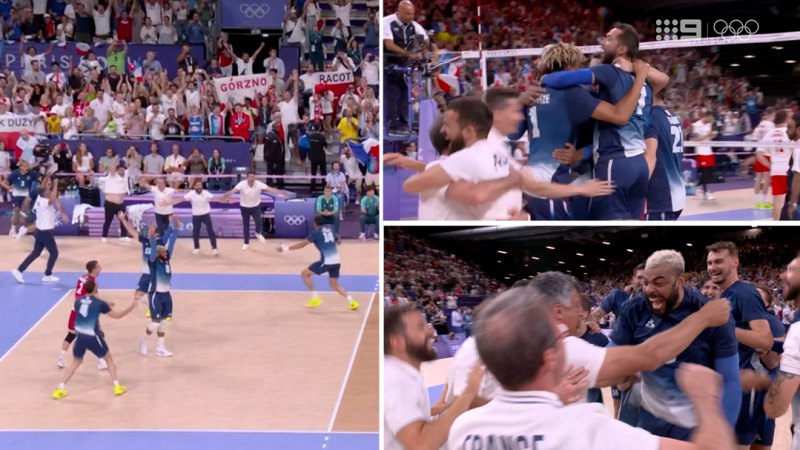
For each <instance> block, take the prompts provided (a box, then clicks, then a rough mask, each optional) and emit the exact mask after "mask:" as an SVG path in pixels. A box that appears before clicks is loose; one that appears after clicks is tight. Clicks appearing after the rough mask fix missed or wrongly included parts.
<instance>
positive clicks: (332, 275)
mask: <svg viewBox="0 0 800 450" xmlns="http://www.w3.org/2000/svg"><path fill="white" fill-rule="evenodd" d="M309 244H314V246H315V247H317V250H319V254H320V259H319V261H317V262H315V263H314V264H311V265H310V266H308V268H306V269H303V271H302V272H301V273H300V275H301V276H302V277H303V282H304V283H305V284H306V286H307V287H308V290H309V291H311V301H309V302H308V303H306V307H307V308H316V307H317V306H319V305H321V304H322V299H321V298H320V297H319V294H317V291H315V290H314V282H313V281H312V280H311V277H312V276H313V275H322V274H323V273H325V272H327V273H328V280H329V282H330V285H331V288H332V289H333V290H334V291H336V292H338V293H339V295H341V296H342V297H344V298H346V299H347V302H348V306H347V307H348V309H350V311H355V310H357V309H358V302H357V301H356V300H355V299H354V298H353V297H352V296H351V295H349V294H348V293H347V291H345V290H344V288H343V287H342V286H341V285H340V284H339V269H340V268H341V261H340V260H339V251H338V250H337V249H336V235H335V234H334V232H333V228H331V226H330V225H325V224H324V223H323V220H322V216H316V217H314V231H312V232H311V234H309V235H308V237H307V238H306V240H304V241H303V242H298V243H296V244H292V245H287V244H282V245H281V246H280V247H278V251H279V252H286V251H289V250H300V249H301V248H304V247H305V246H307V245H309Z"/></svg>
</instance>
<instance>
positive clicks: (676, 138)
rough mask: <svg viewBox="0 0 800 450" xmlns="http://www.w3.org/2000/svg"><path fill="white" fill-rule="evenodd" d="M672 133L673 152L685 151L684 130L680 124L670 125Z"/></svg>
mask: <svg viewBox="0 0 800 450" xmlns="http://www.w3.org/2000/svg"><path fill="white" fill-rule="evenodd" d="M670 132H671V134H672V153H683V131H682V130H681V127H680V125H673V126H671V127H670Z"/></svg>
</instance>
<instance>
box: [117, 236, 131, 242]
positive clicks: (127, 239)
mask: <svg viewBox="0 0 800 450" xmlns="http://www.w3.org/2000/svg"><path fill="white" fill-rule="evenodd" d="M119 240H120V241H122V242H130V241H131V238H129V237H128V236H125V237H121V238H119Z"/></svg>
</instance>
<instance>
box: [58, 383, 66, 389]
mask: <svg viewBox="0 0 800 450" xmlns="http://www.w3.org/2000/svg"><path fill="white" fill-rule="evenodd" d="M65 386H66V384H64V383H60V384H59V385H58V388H59V389H64V387H65Z"/></svg>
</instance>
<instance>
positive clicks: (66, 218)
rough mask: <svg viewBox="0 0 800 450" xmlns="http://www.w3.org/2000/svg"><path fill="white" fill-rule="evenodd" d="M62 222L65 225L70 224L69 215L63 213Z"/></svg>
mask: <svg viewBox="0 0 800 450" xmlns="http://www.w3.org/2000/svg"><path fill="white" fill-rule="evenodd" d="M61 220H62V221H63V222H64V223H69V216H67V213H65V212H64V211H61Z"/></svg>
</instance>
